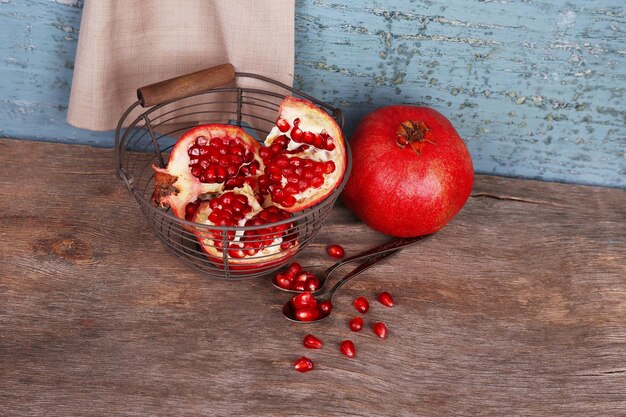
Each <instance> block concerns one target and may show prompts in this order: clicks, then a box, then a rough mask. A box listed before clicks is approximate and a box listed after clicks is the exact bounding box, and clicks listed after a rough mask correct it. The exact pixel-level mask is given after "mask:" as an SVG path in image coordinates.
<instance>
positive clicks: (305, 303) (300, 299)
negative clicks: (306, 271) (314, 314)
mask: <svg viewBox="0 0 626 417" xmlns="http://www.w3.org/2000/svg"><path fill="white" fill-rule="evenodd" d="M291 304H293V307H294V308H295V309H296V310H299V309H302V308H307V307H315V308H317V300H316V299H315V297H313V294H311V292H310V291H304V292H302V293H300V294H298V295H294V296H293V297H291Z"/></svg>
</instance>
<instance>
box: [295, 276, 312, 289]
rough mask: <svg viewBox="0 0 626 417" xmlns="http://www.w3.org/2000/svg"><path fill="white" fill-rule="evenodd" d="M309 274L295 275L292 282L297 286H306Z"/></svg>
mask: <svg viewBox="0 0 626 417" xmlns="http://www.w3.org/2000/svg"><path fill="white" fill-rule="evenodd" d="M309 274H310V272H302V273H300V274H298V275H296V277H295V278H294V279H293V282H294V283H297V284H306V282H307V281H308V280H309ZM311 292H312V291H311Z"/></svg>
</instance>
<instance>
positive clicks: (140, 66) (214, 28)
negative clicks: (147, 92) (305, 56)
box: [67, 0, 295, 130]
mask: <svg viewBox="0 0 626 417" xmlns="http://www.w3.org/2000/svg"><path fill="white" fill-rule="evenodd" d="M294 7H295V6H294V1H293V0H263V1H252V0H212V1H210V0H136V1H128V0H86V1H85V5H84V9H83V17H82V21H81V27H80V35H79V39H78V51H77V54H76V62H75V66H74V77H73V80H72V91H71V95H70V102H69V109H68V115H67V119H68V122H69V123H70V124H72V125H74V126H76V127H79V128H84V129H90V130H110V129H114V128H115V127H116V125H117V123H118V121H119V119H120V117H121V115H122V113H123V112H124V111H125V110H126V108H127V107H128V106H129V105H130V104H132V103H133V102H135V101H136V99H137V97H136V90H137V88H139V87H142V86H144V85H147V84H152V83H154V82H158V81H161V80H165V79H168V78H172V77H175V76H179V75H182V74H187V73H190V72H194V71H198V70H201V69H204V68H208V67H213V66H216V65H219V64H223V63H227V62H230V63H231V64H233V66H234V67H235V70H236V71H238V72H252V73H256V74H260V75H265V76H268V77H271V78H273V79H275V80H277V81H280V82H283V83H285V84H287V85H291V84H292V82H293V68H294ZM248 82H252V83H254V82H255V81H254V80H252V81H248ZM265 87H266V86H265ZM131 120H132V118H131Z"/></svg>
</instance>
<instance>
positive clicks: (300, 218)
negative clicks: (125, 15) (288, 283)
mask: <svg viewBox="0 0 626 417" xmlns="http://www.w3.org/2000/svg"><path fill="white" fill-rule="evenodd" d="M235 78H236V79H237V78H254V79H257V80H260V81H262V82H264V83H268V84H272V85H273V86H278V87H280V88H282V89H284V90H285V92H286V94H280V93H278V92H275V91H268V90H264V89H261V88H246V87H218V88H212V89H208V90H204V91H202V92H198V93H195V94H191V95H189V96H187V97H185V98H183V99H177V100H170V101H166V102H163V103H160V104H157V105H154V106H151V107H147V108H146V110H145V111H144V112H142V113H140V114H139V115H138V116H137V117H136V118H135V119H134V120H132V121H131V122H130V123H127V122H128V121H127V119H128V117H129V115H130V114H131V113H132V112H133V111H134V110H135V109H136V108H137V107H138V106H140V105H141V102H140V100H138V101H136V102H135V103H133V104H132V105H131V106H130V107H129V108H128V109H127V110H126V111H125V112H124V114H123V115H122V117H121V118H120V121H119V123H118V125H117V129H116V131H115V165H116V171H117V175H118V177H119V178H120V179H121V180H122V181H123V182H124V183H125V185H126V187H127V188H128V190H129V191H130V192H131V193H132V194H133V196H134V197H135V199H136V201H137V202H138V204H139V206H140V208H141V211H142V212H143V214H144V217H145V218H146V220H147V221H148V223H149V224H150V226H151V227H152V229H153V231H154V232H155V233H156V235H157V237H158V238H159V239H160V240H161V241H162V242H163V243H164V244H165V247H166V248H167V250H168V251H169V252H171V253H172V254H174V255H175V256H177V257H178V258H181V259H182V260H184V261H185V262H186V263H187V264H188V265H190V266H191V267H193V268H195V269H198V270H200V271H202V272H205V273H206V274H207V275H208V276H211V277H215V278H225V279H237V278H254V277H258V276H262V275H267V274H269V273H271V272H273V271H276V270H277V269H279V268H281V266H283V265H284V264H285V263H286V262H288V261H289V259H291V258H292V257H293V256H294V255H295V254H296V253H297V252H299V251H301V250H302V249H303V248H305V247H306V246H307V245H308V244H309V243H310V242H311V241H312V240H313V239H314V238H315V236H316V235H317V233H318V232H319V230H320V228H321V226H322V224H323V222H324V221H325V219H326V217H327V216H328V214H329V213H330V211H331V210H332V207H333V205H334V203H335V200H336V199H337V197H338V196H339V194H340V193H341V191H342V190H343V188H344V186H345V184H346V182H347V180H348V177H349V175H350V170H351V168H352V161H351V155H350V147H349V145H348V143H347V141H346V142H345V143H346V158H347V167H346V171H345V173H344V177H343V179H342V182H341V184H339V186H338V187H337V188H336V189H335V190H334V191H333V192H332V193H331V194H330V195H329V196H328V197H327V198H325V199H324V200H322V201H320V202H318V203H317V204H315V205H313V206H311V207H309V208H307V209H304V210H302V211H299V212H295V213H292V216H291V217H290V218H288V219H284V220H281V221H278V222H274V223H267V224H264V225H260V226H245V227H244V226H238V227H227V226H208V225H204V224H199V223H194V222H192V221H187V220H184V219H180V218H178V217H176V216H174V215H173V214H172V213H170V210H169V209H164V208H161V207H158V206H156V205H155V204H153V203H152V201H151V194H152V190H153V188H154V184H153V178H154V171H153V170H152V168H151V165H152V164H155V165H160V166H165V165H166V161H167V156H168V155H167V153H168V151H169V150H170V149H171V148H172V146H173V142H175V140H173V139H172V137H171V136H170V135H172V134H174V133H182V132H185V131H187V130H189V129H190V128H192V127H195V126H198V125H199V124H204V123H205V122H204V120H203V121H202V122H198V121H192V122H189V125H188V126H182V127H179V128H177V129H174V130H173V131H168V132H167V133H162V134H160V135H159V134H157V133H156V130H155V129H156V128H157V127H160V126H167V124H166V122H169V123H172V122H175V121H176V120H177V119H181V118H184V117H185V116H190V115H196V116H202V115H210V114H212V113H220V114H229V115H231V114H232V116H233V118H232V119H229V120H228V121H226V120H222V121H221V123H227V122H230V124H234V125H236V126H239V127H242V128H247V129H251V130H254V131H256V132H257V133H259V135H261V134H262V135H263V137H264V136H265V135H266V134H267V131H265V130H264V129H259V128H252V127H250V126H249V125H248V123H247V122H246V120H252V119H256V120H257V122H261V123H267V124H268V126H270V125H272V124H273V123H274V122H275V119H274V120H269V119H264V118H260V117H255V116H253V115H251V114H248V113H246V112H245V111H244V106H259V107H262V108H265V109H267V110H270V111H272V110H276V114H277V111H278V105H279V103H274V102H272V101H271V100H270V98H274V99H279V100H280V101H282V99H284V98H285V97H286V96H287V95H294V96H298V97H302V98H305V99H307V100H310V101H311V102H313V103H314V104H315V105H317V106H318V107H320V108H321V109H323V110H324V111H326V112H327V113H329V114H330V115H331V116H332V117H333V118H334V119H335V120H336V121H337V123H338V124H339V126H340V127H343V122H344V116H343V112H342V111H341V110H340V109H338V108H336V107H332V106H330V105H329V104H327V103H325V102H323V101H320V100H318V99H316V98H314V97H312V96H310V95H307V94H305V93H303V92H301V91H299V90H297V89H295V88H292V87H290V86H288V85H286V84H283V83H280V82H278V81H275V80H273V79H271V78H268V77H264V76H261V75H257V74H252V73H244V72H236V73H235ZM216 93H226V94H229V95H230V94H232V95H233V97H232V100H230V101H227V100H221V101H206V102H205V101H202V102H199V103H192V104H190V105H187V106H182V107H175V108H173V109H171V110H168V106H169V105H171V104H173V103H178V102H180V101H181V100H184V99H187V98H190V97H201V96H206V97H207V98H211V95H214V94H216ZM252 95H256V96H252ZM246 100H248V101H246ZM209 105H220V106H223V105H235V106H236V109H235V111H227V110H223V109H220V110H219V111H216V110H204V111H195V110H201V108H202V106H209ZM170 107H171V106H170ZM161 109H162V110H168V111H165V112H161V113H160V114H159V113H157V116H156V117H154V118H151V115H153V114H154V112H156V111H157V110H161ZM188 110H192V112H187V111H188ZM183 111H184V113H181V112H183ZM168 116H171V117H169V118H167V119H164V120H158V119H161V118H165V117H168ZM157 120H158V123H157V124H155V123H154V122H155V121H157ZM233 122H235V123H233ZM206 123H220V121H219V120H218V121H215V120H211V121H206ZM124 125H127V127H125V128H124ZM140 132H142V133H141V134H140V135H139V136H137V135H138V134H139V133H140ZM162 141H169V142H170V144H169V145H167V144H163V143H161V142H162ZM140 145H143V149H137V148H141V146H140ZM164 145H165V146H164ZM149 148H151V149H150V150H149ZM133 157H134V159H135V161H134V164H132V163H131V162H132V160H133ZM148 157H150V158H148ZM140 160H143V161H141V162H143V166H142V164H141V163H140ZM138 165H139V166H138ZM285 225H289V228H288V229H287V230H288V232H285V233H284V236H285V237H289V236H295V238H293V237H292V238H291V240H289V241H287V243H289V242H294V241H295V242H297V245H296V249H295V250H294V249H292V248H290V249H289V250H285V251H284V253H283V254H282V255H281V256H279V257H278V259H273V258H272V256H271V255H267V256H265V258H266V259H264V256H259V257H258V258H257V259H258V260H259V261H268V262H267V263H265V264H262V263H259V264H256V265H247V266H245V267H242V266H241V265H239V264H236V263H234V262H233V261H231V260H230V258H229V256H228V253H227V250H223V252H222V256H221V259H218V258H216V257H209V256H207V254H206V253H205V252H203V251H202V250H201V248H198V246H200V245H199V243H198V239H203V241H204V238H207V239H213V238H214V237H215V235H216V233H219V234H220V235H221V245H222V247H228V245H229V243H231V242H232V240H231V239H230V238H229V236H232V235H233V234H234V235H235V236H237V235H242V234H244V233H247V235H246V236H247V237H252V238H253V239H252V240H248V241H249V242H255V241H256V240H254V239H258V240H264V241H267V240H268V236H266V235H263V234H254V233H253V232H254V231H256V230H261V229H267V228H270V227H277V226H283V227H284V226H285ZM216 240H217V239H214V241H216ZM205 242H206V241H205ZM283 243H285V242H283ZM272 245H273V244H272ZM272 245H270V246H272ZM205 246H206V247H208V246H210V245H205ZM280 251H282V248H281V249H280ZM279 253H280V252H279Z"/></svg>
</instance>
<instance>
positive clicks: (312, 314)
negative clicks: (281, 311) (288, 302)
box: [295, 306, 321, 321]
mask: <svg viewBox="0 0 626 417" xmlns="http://www.w3.org/2000/svg"><path fill="white" fill-rule="evenodd" d="M320 316H321V315H320V311H319V309H318V308H317V306H315V307H305V308H300V309H296V311H295V317H296V319H297V320H299V321H314V320H317V319H319V318H320Z"/></svg>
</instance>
